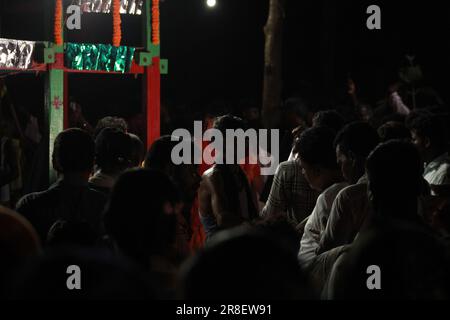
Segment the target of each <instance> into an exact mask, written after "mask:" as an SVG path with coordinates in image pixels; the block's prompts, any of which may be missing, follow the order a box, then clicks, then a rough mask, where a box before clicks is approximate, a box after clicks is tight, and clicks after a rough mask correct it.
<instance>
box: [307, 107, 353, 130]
mask: <svg viewBox="0 0 450 320" xmlns="http://www.w3.org/2000/svg"><path fill="white" fill-rule="evenodd" d="M313 123H314V125H315V126H316V127H328V128H330V129H332V130H333V131H335V132H336V133H337V132H339V131H340V130H341V129H342V127H343V126H344V125H345V119H344V117H343V116H342V115H341V114H340V113H339V112H337V111H335V110H324V111H319V112H317V113H316V114H315V115H314V117H313Z"/></svg>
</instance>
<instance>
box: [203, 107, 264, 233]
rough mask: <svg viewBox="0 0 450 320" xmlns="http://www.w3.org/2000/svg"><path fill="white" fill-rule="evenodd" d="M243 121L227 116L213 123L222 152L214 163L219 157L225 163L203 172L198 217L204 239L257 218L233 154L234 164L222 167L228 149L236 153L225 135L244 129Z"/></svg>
mask: <svg viewBox="0 0 450 320" xmlns="http://www.w3.org/2000/svg"><path fill="white" fill-rule="evenodd" d="M243 128H244V122H243V120H242V119H240V118H237V117H233V116H230V115H226V116H222V117H219V118H217V119H216V120H215V122H214V129H217V130H218V131H220V132H221V133H222V136H223V139H224V143H223V146H224V148H223V150H216V158H215V159H216V160H217V159H219V157H222V158H223V160H224V161H221V162H222V164H221V163H220V162H219V161H216V163H215V164H214V166H213V167H211V168H210V169H208V170H207V171H205V173H204V174H203V177H202V182H201V184H200V189H199V214H200V218H201V221H202V224H203V227H204V229H205V233H206V236H207V238H210V237H211V236H212V235H213V234H214V233H215V232H217V231H219V230H222V229H228V228H232V227H235V226H238V225H240V224H242V223H243V222H245V221H250V220H253V219H255V218H256V217H257V216H258V214H257V210H256V206H255V199H254V197H253V196H252V192H251V190H250V186H249V183H248V180H247V177H246V176H245V173H244V172H243V171H242V169H241V168H240V166H239V164H238V161H237V160H238V159H237V157H236V152H234V155H235V158H234V161H233V164H225V159H226V155H227V151H228V152H231V151H230V150H227V147H228V148H230V147H231V146H233V147H234V148H235V150H234V151H236V143H235V142H236V141H228V139H227V135H226V131H227V129H228V130H237V129H243Z"/></svg>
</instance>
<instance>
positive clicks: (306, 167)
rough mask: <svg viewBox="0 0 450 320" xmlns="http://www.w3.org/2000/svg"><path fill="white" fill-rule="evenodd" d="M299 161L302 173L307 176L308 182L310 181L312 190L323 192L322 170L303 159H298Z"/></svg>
mask: <svg viewBox="0 0 450 320" xmlns="http://www.w3.org/2000/svg"><path fill="white" fill-rule="evenodd" d="M298 161H299V163H300V166H301V167H302V173H303V175H304V176H305V179H306V181H308V183H309V186H310V187H311V189H314V190H317V191H322V190H321V185H320V170H319V169H317V168H316V167H315V166H313V165H311V164H310V163H308V162H306V161H304V160H302V158H301V157H299V158H298Z"/></svg>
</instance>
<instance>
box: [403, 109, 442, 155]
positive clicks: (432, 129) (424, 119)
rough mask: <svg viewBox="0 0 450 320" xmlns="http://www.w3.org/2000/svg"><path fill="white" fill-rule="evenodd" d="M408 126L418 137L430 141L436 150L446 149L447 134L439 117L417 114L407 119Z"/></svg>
mask: <svg viewBox="0 0 450 320" xmlns="http://www.w3.org/2000/svg"><path fill="white" fill-rule="evenodd" d="M407 126H408V128H409V129H410V130H411V131H414V132H415V133H416V134H417V135H418V136H420V137H426V138H428V139H430V143H431V145H432V146H433V147H434V148H438V149H445V148H446V146H447V132H446V128H445V126H444V123H443V121H442V118H441V117H440V116H439V115H429V114H415V115H413V116H411V117H409V118H408V119H407Z"/></svg>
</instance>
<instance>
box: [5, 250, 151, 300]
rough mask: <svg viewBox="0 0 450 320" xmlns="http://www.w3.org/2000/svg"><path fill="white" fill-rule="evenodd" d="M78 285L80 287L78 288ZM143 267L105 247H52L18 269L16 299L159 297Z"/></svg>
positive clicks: (15, 283) (13, 293) (132, 298)
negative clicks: (96, 248)
mask: <svg viewBox="0 0 450 320" xmlns="http://www.w3.org/2000/svg"><path fill="white" fill-rule="evenodd" d="M78 288H79V289H78ZM155 293H156V291H155V290H154V289H153V286H152V285H151V284H150V283H149V281H148V279H147V278H146V277H145V276H144V275H143V273H142V270H141V268H139V267H137V266H136V265H135V264H133V263H132V262H130V261H128V260H126V259H124V258H123V257H120V258H119V257H118V256H112V255H111V253H110V252H107V251H103V250H88V249H85V248H84V249H83V248H79V247H59V248H52V249H49V250H47V251H46V252H45V254H44V255H42V256H41V257H39V258H38V259H36V260H34V261H31V262H30V263H29V264H28V265H27V266H26V267H25V268H23V269H22V270H20V271H19V273H18V275H17V279H15V280H14V289H13V292H12V293H11V297H12V298H13V299H20V300H22V299H33V300H34V299H39V300H105V299H112V300H118V299H120V300H123V299H125V300H135V299H154V298H157V296H156V294H155Z"/></svg>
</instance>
